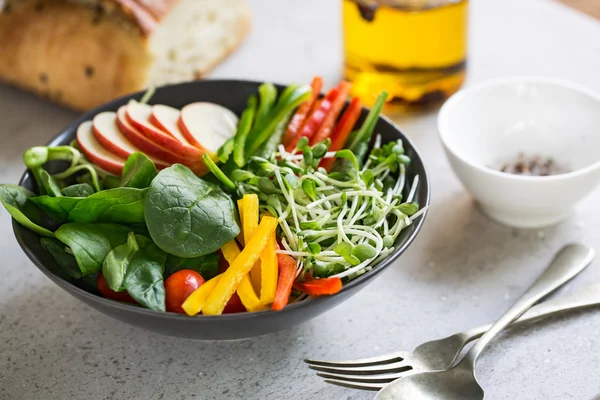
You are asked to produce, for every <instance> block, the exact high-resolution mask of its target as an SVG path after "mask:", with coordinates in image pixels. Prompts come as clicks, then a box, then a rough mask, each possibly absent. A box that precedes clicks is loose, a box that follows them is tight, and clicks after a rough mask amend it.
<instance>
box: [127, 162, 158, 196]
mask: <svg viewBox="0 0 600 400" xmlns="http://www.w3.org/2000/svg"><path fill="white" fill-rule="evenodd" d="M156 174H157V172H156V166H155V165H154V163H153V162H152V160H150V159H149V158H148V157H147V156H146V155H145V154H144V153H133V154H132V155H130V156H129V157H127V161H126V162H125V166H123V173H122V174H121V182H120V186H124V187H131V188H139V189H144V188H147V187H148V186H150V183H151V182H152V180H153V179H154V178H155V177H156Z"/></svg>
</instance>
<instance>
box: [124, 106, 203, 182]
mask: <svg viewBox="0 0 600 400" xmlns="http://www.w3.org/2000/svg"><path fill="white" fill-rule="evenodd" d="M126 108H127V106H121V108H119V110H118V111H117V125H118V126H119V129H120V130H121V132H122V133H123V135H125V137H126V138H127V139H129V141H131V143H133V144H134V145H135V146H136V147H138V148H139V149H140V151H141V152H143V153H145V154H146V155H148V156H154V157H156V158H158V159H160V160H164V161H166V162H167V163H168V164H176V163H180V164H183V165H185V166H186V167H188V168H189V169H191V170H192V171H193V172H194V173H195V174H196V175H199V176H202V175H204V174H206V173H207V172H208V168H207V167H206V165H204V162H203V161H202V160H201V159H198V160H190V159H185V158H182V157H181V156H180V155H177V154H173V153H171V152H169V151H167V150H166V149H165V148H163V147H161V146H160V145H158V144H157V143H154V142H153V141H151V140H150V139H148V138H147V137H146V136H144V135H143V134H142V133H141V132H140V131H139V130H138V129H136V128H135V127H134V126H133V125H132V124H131V123H130V122H129V120H128V119H127V111H126ZM196 150H198V149H196Z"/></svg>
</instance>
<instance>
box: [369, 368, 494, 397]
mask: <svg viewBox="0 0 600 400" xmlns="http://www.w3.org/2000/svg"><path fill="white" fill-rule="evenodd" d="M440 399H444V400H479V399H483V389H482V388H481V386H480V385H479V383H478V382H477V379H476V378H475V375H474V374H473V369H472V367H471V366H470V364H469V363H468V362H467V361H465V359H463V361H461V362H460V363H458V364H457V365H456V366H454V367H452V368H450V369H448V370H445V371H434V372H424V373H416V374H412V375H409V376H407V377H405V378H402V379H399V380H397V381H394V382H392V383H390V384H389V385H386V386H385V387H384V388H383V389H381V391H380V392H379V393H377V396H375V400H440Z"/></svg>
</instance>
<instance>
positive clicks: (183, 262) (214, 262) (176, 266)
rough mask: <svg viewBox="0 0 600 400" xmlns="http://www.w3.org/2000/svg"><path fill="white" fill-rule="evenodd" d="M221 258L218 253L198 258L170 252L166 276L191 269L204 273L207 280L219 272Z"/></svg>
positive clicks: (203, 275)
mask: <svg viewBox="0 0 600 400" xmlns="http://www.w3.org/2000/svg"><path fill="white" fill-rule="evenodd" d="M219 259H220V256H219V254H218V253H211V254H207V255H205V256H200V257H196V258H181V257H177V256H174V255H172V254H169V255H168V256H167V263H166V265H165V278H167V277H169V276H170V275H171V274H174V273H175V272H177V271H181V270H182V269H191V270H193V271H196V272H198V273H199V274H200V275H202V277H203V278H204V279H205V280H209V279H211V278H214V277H215V276H217V275H218V274H219Z"/></svg>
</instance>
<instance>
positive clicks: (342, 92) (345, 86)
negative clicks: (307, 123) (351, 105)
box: [310, 81, 352, 146]
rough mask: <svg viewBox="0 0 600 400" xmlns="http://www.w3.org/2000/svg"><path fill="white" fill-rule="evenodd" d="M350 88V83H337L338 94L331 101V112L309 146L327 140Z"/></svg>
mask: <svg viewBox="0 0 600 400" xmlns="http://www.w3.org/2000/svg"><path fill="white" fill-rule="evenodd" d="M351 87H352V84H351V83H350V82H346V81H341V82H340V83H339V85H338V86H337V88H336V89H337V90H338V92H339V94H338V97H337V98H336V99H335V100H334V101H333V105H332V106H331V110H330V111H329V113H328V114H327V116H326V117H325V120H324V121H323V124H322V125H321V127H320V128H319V130H318V131H317V133H316V134H315V135H314V136H313V138H312V139H311V141H310V145H311V146H312V145H314V144H316V143H319V142H320V141H322V140H325V139H327V138H328V137H329V136H330V135H331V133H332V131H333V126H334V124H335V121H337V119H338V116H339V115H340V112H341V111H342V108H344V104H345V103H346V99H347V98H348V95H349V94H350V88H351Z"/></svg>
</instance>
